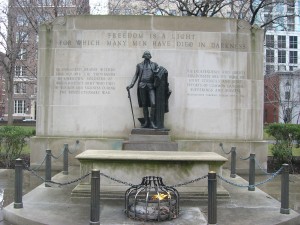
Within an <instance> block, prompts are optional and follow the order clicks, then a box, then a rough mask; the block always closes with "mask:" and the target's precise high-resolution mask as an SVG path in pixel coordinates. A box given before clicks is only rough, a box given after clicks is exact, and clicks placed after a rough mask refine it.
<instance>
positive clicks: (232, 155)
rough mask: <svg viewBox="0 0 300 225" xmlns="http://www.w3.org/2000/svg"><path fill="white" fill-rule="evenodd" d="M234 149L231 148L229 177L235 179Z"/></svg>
mask: <svg viewBox="0 0 300 225" xmlns="http://www.w3.org/2000/svg"><path fill="white" fill-rule="evenodd" d="M235 150H236V147H232V148H231V172H230V177H232V178H235V177H236V151H235Z"/></svg>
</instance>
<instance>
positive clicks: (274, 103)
mask: <svg viewBox="0 0 300 225" xmlns="http://www.w3.org/2000/svg"><path fill="white" fill-rule="evenodd" d="M264 83H265V100H264V102H265V107H264V122H265V123H294V124H298V123H299V122H300V70H298V71H294V72H290V71H286V72H275V73H273V74H269V75H266V76H265V79H264Z"/></svg>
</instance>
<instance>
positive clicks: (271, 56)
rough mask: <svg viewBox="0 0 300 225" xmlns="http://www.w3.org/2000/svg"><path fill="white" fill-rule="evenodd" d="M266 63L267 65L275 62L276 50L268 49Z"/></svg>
mask: <svg viewBox="0 0 300 225" xmlns="http://www.w3.org/2000/svg"><path fill="white" fill-rule="evenodd" d="M266 62H267V63H273V62H274V50H271V49H266Z"/></svg>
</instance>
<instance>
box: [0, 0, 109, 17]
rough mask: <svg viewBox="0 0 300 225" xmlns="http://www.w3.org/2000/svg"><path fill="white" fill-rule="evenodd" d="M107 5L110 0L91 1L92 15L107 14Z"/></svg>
mask: <svg viewBox="0 0 300 225" xmlns="http://www.w3.org/2000/svg"><path fill="white" fill-rule="evenodd" d="M0 1H1V0H0ZM107 4H108V0H90V6H91V14H107V13H108V7H107Z"/></svg>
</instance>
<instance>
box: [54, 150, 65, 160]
mask: <svg viewBox="0 0 300 225" xmlns="http://www.w3.org/2000/svg"><path fill="white" fill-rule="evenodd" d="M63 154H64V150H62V152H61V153H60V155H59V156H57V157H56V156H54V155H53V154H52V153H51V156H52V157H53V158H54V159H59V158H60V157H61V156H62V155H63Z"/></svg>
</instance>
